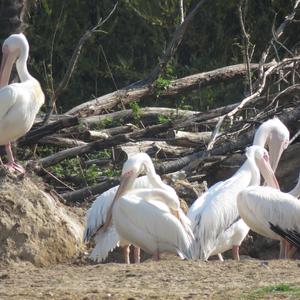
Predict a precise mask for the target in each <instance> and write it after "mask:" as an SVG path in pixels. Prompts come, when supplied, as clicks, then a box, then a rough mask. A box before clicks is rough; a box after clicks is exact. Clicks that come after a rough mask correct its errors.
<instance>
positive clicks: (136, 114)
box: [129, 102, 141, 122]
mask: <svg viewBox="0 0 300 300" xmlns="http://www.w3.org/2000/svg"><path fill="white" fill-rule="evenodd" d="M129 106H130V108H131V109H132V116H133V119H134V121H136V122H138V121H139V120H140V119H141V108H140V106H139V104H138V103H137V102H131V103H130V104H129Z"/></svg>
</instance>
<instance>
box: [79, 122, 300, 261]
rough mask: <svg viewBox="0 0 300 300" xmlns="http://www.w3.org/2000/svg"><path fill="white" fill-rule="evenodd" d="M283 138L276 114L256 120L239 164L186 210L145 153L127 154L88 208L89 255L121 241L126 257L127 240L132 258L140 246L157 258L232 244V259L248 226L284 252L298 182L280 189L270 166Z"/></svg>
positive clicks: (290, 239)
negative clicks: (116, 178)
mask: <svg viewBox="0 0 300 300" xmlns="http://www.w3.org/2000/svg"><path fill="white" fill-rule="evenodd" d="M288 145H289V131H288V129H287V128H286V126H285V125H284V124H283V123H282V122H281V121H280V120H279V119H277V118H274V119H271V120H268V121H266V122H265V123H263V124H262V125H261V126H260V127H259V128H258V129H257V131H256V133H255V136H254V141H253V146H250V147H248V148H247V149H246V151H245V152H246V161H245V162H244V164H243V165H242V166H241V167H240V168H239V169H238V171H237V172H236V173H235V174H234V175H233V176H232V177H230V178H229V179H227V180H225V181H222V182H218V183H216V184H215V185H213V186H211V187H210V188H209V189H208V190H207V191H206V192H205V193H203V194H202V195H201V196H200V197H199V198H198V199H196V200H195V201H194V203H193V205H192V206H191V207H190V209H189V211H188V214H187V216H185V215H184V213H183V211H182V210H181V208H180V205H179V199H178V196H177V194H176V192H175V190H174V189H173V188H172V187H170V186H168V185H166V184H165V183H164V182H163V181H162V180H161V178H160V176H159V175H157V174H156V173H155V169H154V166H153V163H152V161H151V158H150V157H149V156H148V155H147V154H145V153H139V154H136V155H133V156H131V157H130V158H129V159H128V160H127V161H126V162H125V164H124V166H123V169H122V175H121V179H120V185H119V186H117V187H114V188H112V189H110V190H108V191H107V192H105V193H103V194H101V195H100V196H99V197H98V198H97V199H96V200H95V201H94V203H93V204H92V206H91V207H90V209H89V210H88V212H87V216H86V228H85V233H84V240H85V241H89V240H90V239H92V238H93V239H94V240H95V243H96V245H95V247H94V249H93V251H92V253H91V255H90V258H91V259H92V260H95V261H99V262H100V261H103V260H105V259H106V258H107V256H108V254H109V252H110V251H111V250H113V249H114V248H115V247H116V246H123V247H124V256H125V262H126V263H129V262H130V261H129V245H130V244H133V245H134V247H135V248H134V261H135V262H140V249H139V248H142V249H143V250H144V251H146V252H148V253H149V254H151V255H153V257H154V259H156V260H158V259H159V258H160V253H161V252H173V253H177V254H178V255H179V256H180V257H181V258H186V259H203V260H208V259H209V257H210V256H213V255H218V256H219V259H220V260H223V257H222V252H224V251H227V250H229V249H232V254H233V257H234V258H235V259H236V260H239V246H240V245H241V243H242V241H243V240H244V238H245V237H246V235H247V234H248V232H249V229H252V230H253V231H255V232H257V233H259V234H261V235H264V236H266V237H269V238H272V239H277V240H280V241H281V249H280V257H281V258H287V257H288V256H289V255H291V254H290V253H291V252H292V249H291V248H292V246H295V247H299V246H300V202H299V201H298V199H297V196H298V194H299V193H300V184H299V183H298V184H297V186H296V187H295V188H294V189H293V190H292V191H291V192H290V193H289V194H288V193H283V192H281V191H280V189H279V184H278V182H277V179H276V177H275V174H274V172H275V170H276V168H277V166H278V162H279V160H280V157H281V155H282V153H283V151H284V150H285V149H286V148H287V146H288ZM265 146H267V147H268V149H269V153H268V151H267V150H266V149H265V148H264V147H265ZM269 155H270V156H269ZM143 173H145V174H146V175H145V176H142V177H138V176H139V175H141V174H143ZM261 175H262V177H263V179H264V180H265V184H264V186H260V185H261V183H262V182H261ZM291 245H292V246H291Z"/></svg>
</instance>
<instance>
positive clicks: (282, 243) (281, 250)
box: [279, 240, 285, 259]
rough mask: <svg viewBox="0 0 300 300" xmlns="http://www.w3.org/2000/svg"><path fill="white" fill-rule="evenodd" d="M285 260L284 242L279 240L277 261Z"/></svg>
mask: <svg viewBox="0 0 300 300" xmlns="http://www.w3.org/2000/svg"><path fill="white" fill-rule="evenodd" d="M284 258H285V240H280V251H279V259H284Z"/></svg>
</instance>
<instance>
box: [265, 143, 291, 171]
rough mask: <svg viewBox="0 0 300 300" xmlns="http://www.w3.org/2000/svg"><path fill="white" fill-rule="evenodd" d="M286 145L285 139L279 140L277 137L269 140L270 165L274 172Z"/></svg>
mask: <svg viewBox="0 0 300 300" xmlns="http://www.w3.org/2000/svg"><path fill="white" fill-rule="evenodd" d="M286 146H287V143H286V141H280V140H278V139H277V138H272V139H271V140H270V142H269V156H270V165H271V168H272V169H273V170H274V172H275V171H276V169H277V166H278V163H279V160H280V157H281V155H282V152H283V151H284V150H285V148H286Z"/></svg>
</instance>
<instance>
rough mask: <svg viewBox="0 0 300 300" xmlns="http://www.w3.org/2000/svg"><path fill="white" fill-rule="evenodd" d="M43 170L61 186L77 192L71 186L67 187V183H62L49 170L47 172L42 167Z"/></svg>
mask: <svg viewBox="0 0 300 300" xmlns="http://www.w3.org/2000/svg"><path fill="white" fill-rule="evenodd" d="M41 170H43V171H44V172H45V173H47V174H48V175H49V176H50V177H52V178H53V179H55V180H56V181H58V182H59V183H60V184H62V185H63V186H65V187H66V188H68V189H69V190H71V191H75V190H74V189H73V188H72V187H71V186H69V185H67V184H66V183H64V182H63V181H61V180H60V179H59V178H57V177H56V176H55V175H54V174H52V173H50V172H49V171H48V170H46V169H45V168H43V167H41Z"/></svg>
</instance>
